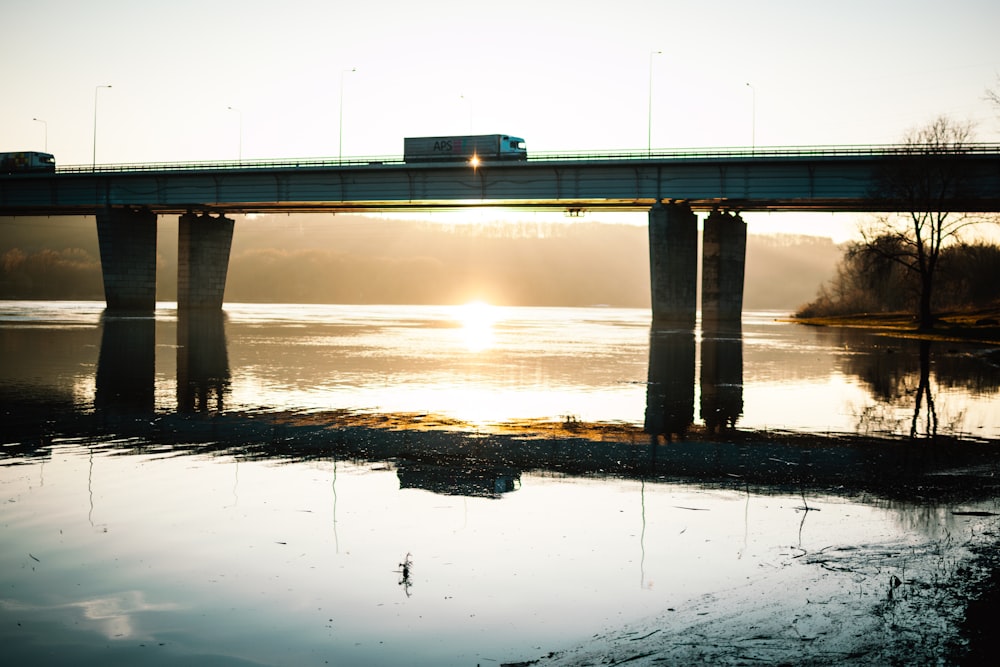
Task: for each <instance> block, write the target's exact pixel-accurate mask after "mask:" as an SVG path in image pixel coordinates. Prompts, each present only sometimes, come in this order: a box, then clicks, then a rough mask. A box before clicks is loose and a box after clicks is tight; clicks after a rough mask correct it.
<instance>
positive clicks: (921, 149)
mask: <svg viewBox="0 0 1000 667" xmlns="http://www.w3.org/2000/svg"><path fill="white" fill-rule="evenodd" d="M952 154H955V155H969V154H982V155H1000V144H996V143H973V144H967V145H964V146H961V147H960V148H958V149H957V150H956V149H954V148H953V147H942V146H939V145H922V144H873V145H858V146H761V147H752V148H748V147H734V148H685V149H669V150H665V149H654V150H645V149H618V150H615V149H605V150H585V151H572V152H567V151H542V152H532V153H530V154H529V155H528V162H529V163H530V162H581V161H586V162H596V161H601V160H697V159H719V158H733V159H738V158H753V159H762V158H769V157H770V158H795V157H858V156H873V157H874V156H886V155H952ZM406 164H407V163H406V162H404V161H403V157H402V156H401V155H390V156H367V157H348V158H342V159H335V158H317V157H311V158H277V159H266V160H214V161H200V162H142V163H117V164H99V165H89V164H88V165H67V166H57V167H56V172H57V173H65V174H70V173H95V172H96V173H120V172H128V171H211V170H236V169H242V170H246V169H276V168H279V169H285V168H303V167H305V168H317V167H365V166H383V165H406ZM435 164H436V163H435ZM452 164H453V163H443V164H442V165H441V166H451V165H452Z"/></svg>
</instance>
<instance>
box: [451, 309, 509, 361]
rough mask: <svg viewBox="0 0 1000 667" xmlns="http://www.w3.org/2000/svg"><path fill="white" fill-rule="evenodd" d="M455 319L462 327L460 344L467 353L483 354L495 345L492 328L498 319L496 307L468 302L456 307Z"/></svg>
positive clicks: (498, 313) (494, 335)
mask: <svg viewBox="0 0 1000 667" xmlns="http://www.w3.org/2000/svg"><path fill="white" fill-rule="evenodd" d="M456 319H457V320H458V322H459V323H461V325H462V342H463V344H464V345H465V348H466V349H467V350H468V351H469V352H483V351H485V350H488V349H490V348H491V347H493V345H494V344H495V343H496V334H495V332H494V328H493V327H494V325H495V324H496V323H497V321H498V320H499V319H500V312H499V309H498V308H497V307H496V306H492V305H490V304H488V303H486V302H485V301H470V302H468V303H466V304H463V305H461V306H458V308H457V312H456Z"/></svg>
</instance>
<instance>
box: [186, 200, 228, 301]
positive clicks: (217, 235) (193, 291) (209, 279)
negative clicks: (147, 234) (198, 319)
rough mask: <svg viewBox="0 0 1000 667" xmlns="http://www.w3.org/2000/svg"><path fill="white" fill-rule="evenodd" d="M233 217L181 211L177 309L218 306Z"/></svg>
mask: <svg viewBox="0 0 1000 667" xmlns="http://www.w3.org/2000/svg"><path fill="white" fill-rule="evenodd" d="M233 224H234V223H233V221H232V220H230V219H229V218H227V217H225V216H224V215H220V216H218V217H216V218H213V217H212V216H210V215H208V214H204V215H196V214H194V213H185V214H184V215H182V216H181V217H180V225H179V229H178V234H177V237H178V239H177V309H178V310H192V309H202V310H207V309H212V310H220V309H221V308H222V297H223V295H224V294H225V291H226V274H227V273H228V271H229V250H230V248H231V247H232V244H233Z"/></svg>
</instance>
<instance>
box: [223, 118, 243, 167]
mask: <svg viewBox="0 0 1000 667" xmlns="http://www.w3.org/2000/svg"><path fill="white" fill-rule="evenodd" d="M226 108H227V109H229V110H230V111H235V112H236V113H237V114H239V116H240V143H239V152H238V153H237V156H238V157H237V158H236V159H237V161H239V162H243V112H242V111H240V110H239V109H237V108H236V107H226Z"/></svg>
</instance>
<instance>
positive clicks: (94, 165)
mask: <svg viewBox="0 0 1000 667" xmlns="http://www.w3.org/2000/svg"><path fill="white" fill-rule="evenodd" d="M110 87H111V86H110V85H107V86H97V87H95V88H94V146H93V154H92V155H91V162H90V170H91V171H97V93H98V92H99V91H100V90H101V88H110Z"/></svg>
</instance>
